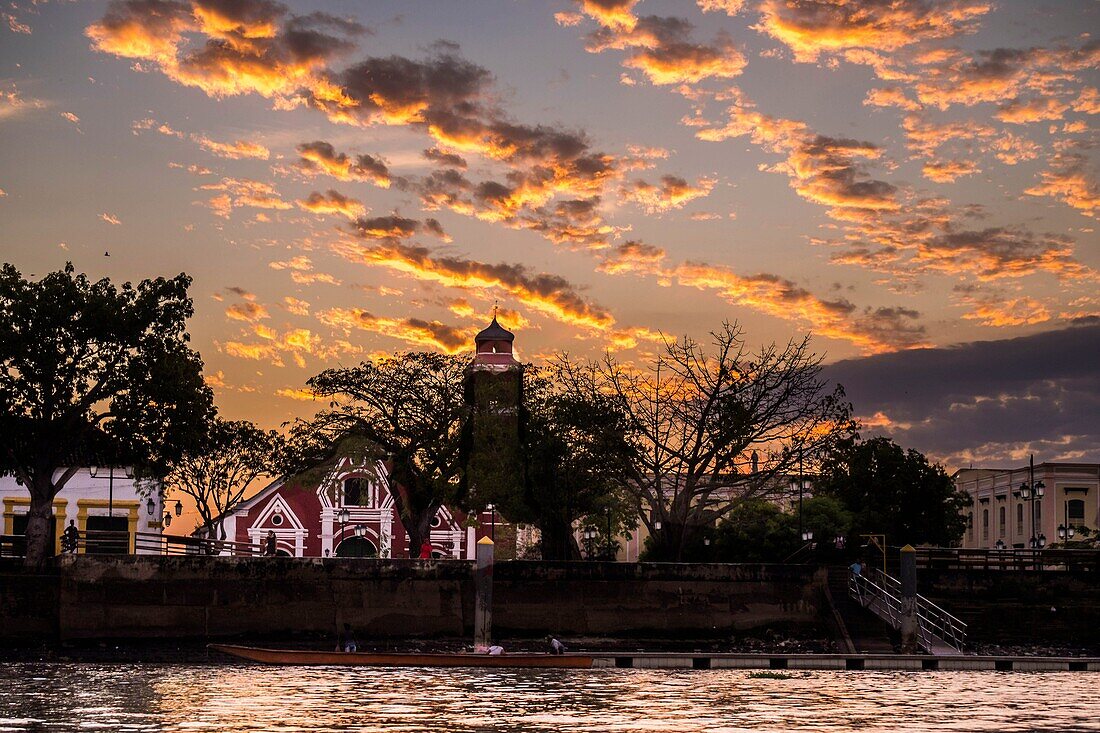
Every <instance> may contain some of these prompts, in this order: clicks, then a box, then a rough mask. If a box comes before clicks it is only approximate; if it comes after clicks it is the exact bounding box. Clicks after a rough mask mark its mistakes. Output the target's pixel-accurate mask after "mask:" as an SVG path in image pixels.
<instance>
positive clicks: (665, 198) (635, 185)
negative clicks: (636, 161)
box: [619, 175, 717, 214]
mask: <svg viewBox="0 0 1100 733" xmlns="http://www.w3.org/2000/svg"><path fill="white" fill-rule="evenodd" d="M716 182H717V179H716V178H700V179H699V180H698V181H697V182H696V183H695V184H694V185H692V184H690V183H688V182H687V181H686V180H685V179H683V178H680V177H679V176H667V175H666V176H661V180H660V183H657V184H652V183H648V182H646V181H644V180H642V179H640V178H639V179H637V180H635V181H632V182H631V183H629V184H626V185H624V186H623V187H621V188H620V189H619V195H620V196H622V197H623V198H624V199H626V200H627V201H630V202H633V203H635V204H638V205H639V206H641V207H643V208H644V209H645V210H646V211H648V212H649V213H651V214H652V213H656V212H661V211H668V210H670V209H680V208H683V206H684V205H685V204H687V203H689V202H691V201H694V200H695V199H698V198H703V197H704V196H706V195H708V194H709V193H710V192H711V190H712V189H713V188H714V184H715V183H716Z"/></svg>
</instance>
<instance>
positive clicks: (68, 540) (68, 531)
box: [61, 519, 80, 555]
mask: <svg viewBox="0 0 1100 733" xmlns="http://www.w3.org/2000/svg"><path fill="white" fill-rule="evenodd" d="M79 545H80V530H79V529H77V528H76V520H73V519H70V520H69V526H68V527H66V528H65V531H64V532H62V533H61V551H62V552H65V553H68V554H70V555H74V554H76V548H77V547H78V546H79Z"/></svg>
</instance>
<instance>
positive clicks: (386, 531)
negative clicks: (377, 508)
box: [378, 512, 393, 558]
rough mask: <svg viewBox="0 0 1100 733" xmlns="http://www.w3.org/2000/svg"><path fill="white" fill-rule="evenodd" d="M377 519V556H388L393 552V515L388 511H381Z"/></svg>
mask: <svg viewBox="0 0 1100 733" xmlns="http://www.w3.org/2000/svg"><path fill="white" fill-rule="evenodd" d="M379 520H380V524H379V528H378V556H379V557H382V558H388V557H390V556H391V555H392V554H393V517H392V516H391V515H390V513H389V512H383V513H382V516H381V517H380V518H379Z"/></svg>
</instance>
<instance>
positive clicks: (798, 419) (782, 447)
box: [559, 323, 854, 560]
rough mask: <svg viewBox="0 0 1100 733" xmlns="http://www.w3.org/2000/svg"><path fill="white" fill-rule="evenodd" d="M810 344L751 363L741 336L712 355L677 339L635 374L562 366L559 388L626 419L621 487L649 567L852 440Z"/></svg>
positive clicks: (622, 367)
mask: <svg viewBox="0 0 1100 733" xmlns="http://www.w3.org/2000/svg"><path fill="white" fill-rule="evenodd" d="M820 362H821V360H820V357H818V356H816V355H814V354H813V353H812V352H810V349H809V339H808V338H806V339H803V340H801V341H792V342H789V343H788V344H787V345H786V346H784V347H782V348H780V347H777V346H776V345H775V344H771V345H769V346H764V347H761V348H760V349H759V350H757V351H755V352H751V351H750V350H749V349H748V348H747V346H746V342H745V339H744V337H743V335H742V331H741V329H740V327H739V326H737V325H736V324H731V323H726V324H723V327H722V328H721V329H720V330H718V331H715V332H713V333H712V334H711V344H710V348H709V349H708V348H707V347H704V346H703V345H702V344H700V343H698V342H696V341H694V340H692V339H690V338H687V337H684V338H683V339H681V340H679V341H674V342H672V341H670V342H667V343H666V344H665V347H664V349H663V351H662V352H660V353H659V354H658V355H657V356H655V357H654V358H653V359H652V360H651V361H650V362H649V363H648V364H645V365H643V366H642V367H640V368H639V367H635V366H632V365H626V364H622V363H620V362H618V361H617V360H616V359H615V358H614V357H613V356H611V355H610V354H608V355H607V356H606V357H605V358H604V359H603V360H601V361H599V362H595V363H573V362H570V361H569V360H568V359H566V358H562V359H561V360H560V361H559V366H560V372H561V374H562V375H563V382H564V383H565V385H566V388H567V389H568V390H570V391H571V392H573V393H575V394H584V395H587V396H588V397H589V398H590V399H594V398H595V397H596V396H605V397H606V398H607V399H609V400H610V402H611V404H612V405H613V406H614V407H615V408H616V409H617V410H619V411H620V412H621V413H622V414H623V415H625V417H626V422H627V424H628V426H629V431H630V437H631V441H632V444H633V445H634V446H635V447H636V450H635V451H634V453H633V460H632V461H631V462H630V464H629V466H628V468H627V470H626V471H624V472H622V473H621V475H619V476H618V478H617V480H618V481H619V482H620V485H621V487H622V489H623V490H624V491H626V492H629V493H631V494H633V495H634V497H635V501H636V504H637V506H638V507H639V509H641V510H642V519H643V521H644V522H645V523H646V526H647V528H648V529H649V532H650V534H651V537H652V539H653V544H652V553H653V556H654V557H655V558H660V559H665V560H681V559H683V558H684V556H685V551H686V549H687V548H688V547H689V546H692V545H693V544H695V543H697V542H698V541H699V538H700V536H701V534H700V533H701V532H703V531H704V528H706V527H708V526H713V525H714V524H715V522H717V521H718V520H720V519H722V518H723V517H725V516H726V515H727V514H729V513H730V512H731V511H732V510H733V509H734V508H735V507H736V506H737V505H738V503H740V502H742V501H745V500H747V499H750V498H753V497H763V496H768V495H771V494H773V493H776V492H777V491H781V490H783V491H785V488H783V487H780V486H779V485H778V484H777V482H776V479H777V477H780V476H782V475H783V474H785V473H789V472H791V471H792V470H793V468H794V466H796V465H797V462H798V460H799V456H800V455H801V456H805V457H806V459H807V460H811V461H812V460H814V459H816V458H817V457H818V456H821V455H824V454H826V453H827V452H829V451H830V450H831V449H832V448H833V446H835V445H836V444H837V443H838V441H839V440H841V439H842V438H844V437H846V436H848V435H850V434H851V433H852V431H853V429H854V423H853V422H852V419H851V405H849V404H848V403H847V401H846V400H845V399H844V391H843V389H842V388H841V387H839V386H837V387H835V388H834V389H833V390H831V391H830V390H828V389H826V384H825V381H824V380H823V379H822V378H821V376H820Z"/></svg>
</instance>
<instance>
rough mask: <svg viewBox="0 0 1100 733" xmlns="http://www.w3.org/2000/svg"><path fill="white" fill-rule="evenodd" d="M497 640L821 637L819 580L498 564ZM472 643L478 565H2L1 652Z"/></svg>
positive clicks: (660, 568) (734, 568)
mask: <svg viewBox="0 0 1100 733" xmlns="http://www.w3.org/2000/svg"><path fill="white" fill-rule="evenodd" d="M494 572H495V576H496V577H495V584H494V591H493V592H494V598H493V608H494V630H495V631H496V633H497V634H498V635H499V636H501V637H506V636H508V635H514V636H534V635H538V634H542V633H546V632H548V631H553V632H555V633H559V634H564V635H570V636H579V635H608V636H653V637H720V636H726V635H729V634H730V633H733V632H735V631H745V630H751V629H760V628H763V627H767V626H775V625H783V626H796V627H797V626H800V625H801V626H812V625H816V624H817V623H818V621H819V619H820V616H821V614H822V613H823V611H824V609H823V603H824V599H823V595H822V591H821V587H822V582H823V576H821V575H820V574H818V573H815V571H814V570H813V569H812V568H807V567H803V566H778V565H772V566H768V565H744V566H738V565H661V564H642V565H634V564H622V563H572V564H554V563H533V562H501V563H498V564H497V565H496V568H495V571H494ZM344 622H347V623H350V624H352V626H353V627H354V628H355V629H356V632H357V633H358V634H360V635H361V636H362V637H363V638H371V637H375V638H378V637H413V636H451V637H459V636H465V635H468V634H470V633H471V632H472V628H473V563H471V562H466V561H453V560H448V561H423V562H421V561H402V560H391V561H359V560H353V559H336V558H330V559H325V560H302V559H298V558H281V557H278V558H206V557H193V558H191V557H171V558H159V557H133V556H123V557H114V558H105V557H88V556H76V557H71V558H63V559H61V560H59V561H58V565H57V567H56V568H55V569H54V572H53V573H52V574H45V575H34V576H31V575H26V574H24V573H23V571H22V569H21V568H20V567H19V566H18V565H17V564H14V563H10V562H5V563H3V564H0V641H5V642H6V643H12V642H27V641H31V642H33V641H48V640H51V639H56V638H60V639H123V638H177V639H184V638H230V637H234V636H265V637H280V636H285V637H292V636H310V635H321V636H327V635H331V634H332V633H333V632H334V630H335V629H337V628H338V627H339V625H340V624H342V623H344Z"/></svg>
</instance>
